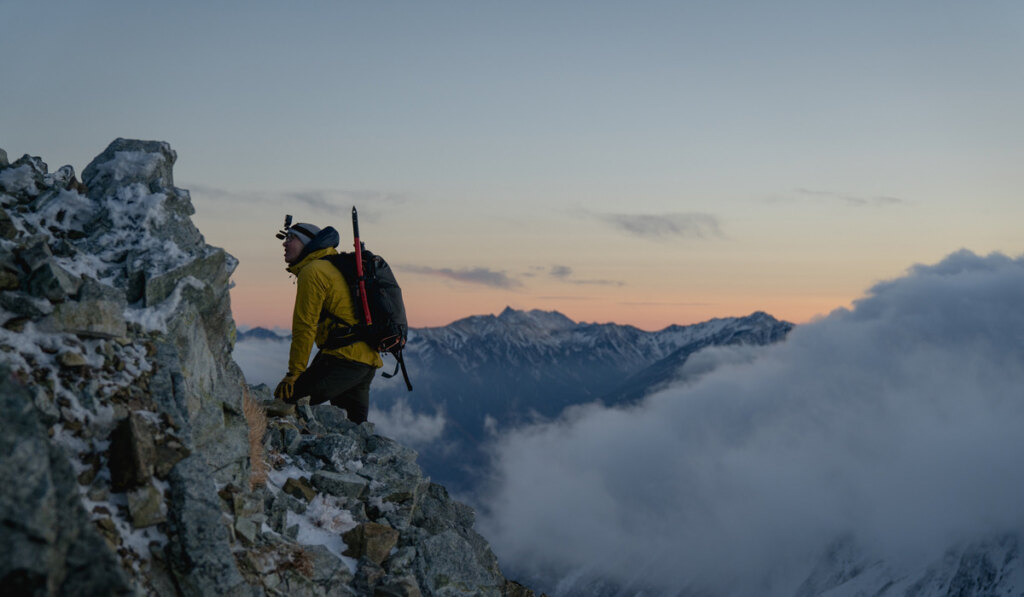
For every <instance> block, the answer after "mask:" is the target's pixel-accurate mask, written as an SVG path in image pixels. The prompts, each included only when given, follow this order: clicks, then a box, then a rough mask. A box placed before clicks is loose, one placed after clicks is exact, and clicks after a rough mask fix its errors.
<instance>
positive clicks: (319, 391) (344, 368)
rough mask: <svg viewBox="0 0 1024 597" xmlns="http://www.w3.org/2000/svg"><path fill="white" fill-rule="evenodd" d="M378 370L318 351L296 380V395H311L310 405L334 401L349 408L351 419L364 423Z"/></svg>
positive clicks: (335, 404) (347, 410)
mask: <svg viewBox="0 0 1024 597" xmlns="http://www.w3.org/2000/svg"><path fill="white" fill-rule="evenodd" d="M376 373H377V368H376V367H374V366H373V365H367V364H365V363H357V362H355V361H350V360H348V359H340V358H338V357H335V356H331V355H328V354H324V353H322V352H318V353H317V355H316V356H315V357H313V363H312V364H311V365H310V366H309V369H306V370H305V371H304V372H303V373H302V375H300V376H299V379H297V380H295V398H302V397H303V396H309V403H310V404H323V403H324V402H330V403H331V404H333V405H334V406H337V407H338V408H343V409H345V412H346V413H347V414H348V420H349V421H352V422H353V423H362V422H363V421H365V420H366V414H367V413H368V412H369V410H370V382H371V381H373V376H374V375H375V374H376Z"/></svg>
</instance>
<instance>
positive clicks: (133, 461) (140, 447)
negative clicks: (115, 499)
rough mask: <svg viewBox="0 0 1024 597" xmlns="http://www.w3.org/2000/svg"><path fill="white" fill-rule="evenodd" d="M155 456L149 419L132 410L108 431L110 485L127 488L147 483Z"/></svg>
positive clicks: (152, 469)
mask: <svg viewBox="0 0 1024 597" xmlns="http://www.w3.org/2000/svg"><path fill="white" fill-rule="evenodd" d="M156 455H157V452H156V445H155V443H154V441H153V429H152V427H151V426H150V424H149V422H148V421H146V420H145V419H144V418H143V417H142V415H140V414H138V413H134V412H133V413H131V414H130V415H128V417H126V418H124V419H122V420H121V421H120V422H119V423H118V424H117V426H116V427H115V428H114V431H113V432H112V433H111V434H110V448H109V458H108V462H109V467H110V488H111V489H113V490H114V491H126V490H129V489H134V488H136V487H141V486H143V485H145V484H147V483H148V482H149V479H150V478H151V477H152V476H153V471H154V466H155V463H156Z"/></svg>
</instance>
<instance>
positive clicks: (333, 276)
mask: <svg viewBox="0 0 1024 597" xmlns="http://www.w3.org/2000/svg"><path fill="white" fill-rule="evenodd" d="M335 254H337V251H335V250H334V248H333V247H327V248H324V249H320V250H317V251H313V252H312V253H310V254H309V255H306V256H305V257H304V258H303V259H302V260H301V261H299V262H298V263H296V264H295V265H292V266H290V267H289V268H288V271H289V272H291V273H293V274H295V277H296V278H297V281H296V286H297V289H296V291H295V310H294V311H293V312H292V345H291V351H290V352H289V354H288V374H289V375H298V374H300V373H302V372H303V371H305V370H306V364H307V363H308V362H309V353H310V351H311V350H312V348H313V342H314V341H316V345H317V346H318V347H319V346H321V345H322V344H323V343H324V342H325V341H326V340H327V333H328V332H329V331H330V328H331V325H332V324H331V320H330V319H324V320H323V321H321V320H320V314H321V312H322V311H323V309H327V311H328V312H329V313H331V314H332V315H334V316H335V317H337V318H339V319H342V320H344V321H347V322H350V323H355V322H356V321H358V318H357V317H356V308H357V307H356V306H355V305H354V304H353V301H352V293H351V292H349V290H348V284H347V283H346V282H345V278H344V277H343V276H342V275H341V272H339V271H338V268H336V267H334V266H333V265H331V263H330V262H329V261H323V260H321V259H320V258H321V257H325V256H327V255H335ZM323 352H324V354H329V355H333V356H336V357H341V358H343V359H348V360H350V361H356V362H359V363H365V364H367V365H373V366H374V367H381V366H383V365H384V362H383V361H381V358H380V355H379V354H377V352H376V351H375V350H373V349H372V348H370V345H369V344H367V343H366V342H356V343H355V344H350V345H348V346H342V347H339V348H332V349H328V350H323Z"/></svg>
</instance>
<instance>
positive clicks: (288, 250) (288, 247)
mask: <svg viewBox="0 0 1024 597" xmlns="http://www.w3.org/2000/svg"><path fill="white" fill-rule="evenodd" d="M281 244H282V245H283V246H284V262H285V263H287V264H288V265H292V264H293V263H295V260H296V259H298V257H299V253H301V252H302V246H303V245H302V241H300V240H299V239H298V237H296V236H295V235H294V234H289V235H288V236H286V237H285V239H284V242H283V243H281Z"/></svg>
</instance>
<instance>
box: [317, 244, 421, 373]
mask: <svg viewBox="0 0 1024 597" xmlns="http://www.w3.org/2000/svg"><path fill="white" fill-rule="evenodd" d="M361 252H362V256H363V283H364V285H365V286H366V302H367V305H369V307H370V320H371V324H370V325H366V322H365V321H364V317H363V308H362V300H361V299H360V297H359V274H358V273H357V272H356V255H355V253H338V254H337V255H328V256H326V257H321V259H323V260H325V261H329V262H331V264H332V265H334V267H336V268H338V271H340V272H341V275H342V276H344V278H345V282H346V283H347V284H348V288H349V292H351V294H352V302H353V304H354V307H355V313H356V317H357V318H358V321H354V322H349V321H345V320H343V319H341V318H339V317H338V316H336V315H334V314H333V313H329V312H327V310H326V309H325V310H324V311H323V312H322V313H321V315H320V319H321V320H323V319H332V320H333V321H334V327H333V328H332V329H331V331H330V333H329V334H328V336H327V341H326V342H324V344H323V345H322V346H321V348H326V349H332V348H340V347H342V346H348V345H349V344H355V343H356V342H360V341H361V342H366V343H367V344H369V345H370V348H372V349H374V350H376V351H377V352H380V353H385V352H387V353H391V355H393V356H394V357H395V359H396V360H397V361H398V364H397V365H396V367H395V371H394V372H393V373H391V374H387V373H384V374H383V376H384V377H393V376H394V375H395V373H397V372H398V367H401V368H402V376H403V377H404V378H405V385H406V386H407V387H408V388H409V390H412V384H411V383H409V375H408V373H407V372H406V370H405V361H404V360H403V359H402V348H403V347H405V341H406V339H407V338H408V335H409V323H408V321H407V320H406V317H405V302H404V301H403V300H402V289H401V287H399V285H398V280H396V279H395V273H394V272H393V271H391V266H389V265H388V264H387V262H386V261H384V258H383V257H381V256H380V255H374V254H373V253H371V252H370V251H367V250H366V249H363V250H362V251H361Z"/></svg>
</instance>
